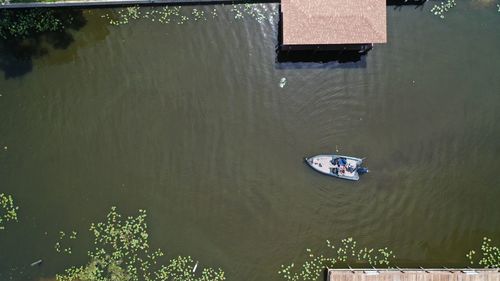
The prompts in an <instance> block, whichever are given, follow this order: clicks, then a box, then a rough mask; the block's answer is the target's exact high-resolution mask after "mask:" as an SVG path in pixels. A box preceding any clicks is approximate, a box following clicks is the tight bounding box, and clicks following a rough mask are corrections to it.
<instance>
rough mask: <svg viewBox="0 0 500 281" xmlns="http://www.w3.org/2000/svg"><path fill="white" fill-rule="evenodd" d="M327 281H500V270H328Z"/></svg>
mask: <svg viewBox="0 0 500 281" xmlns="http://www.w3.org/2000/svg"><path fill="white" fill-rule="evenodd" d="M326 281H500V271H499V269H472V268H466V269H449V268H446V269H443V268H440V269H438V268H436V269H424V268H420V269H415V268H413V269H412V268H405V269H400V268H398V269H373V268H372V269H328V272H327V278H326Z"/></svg>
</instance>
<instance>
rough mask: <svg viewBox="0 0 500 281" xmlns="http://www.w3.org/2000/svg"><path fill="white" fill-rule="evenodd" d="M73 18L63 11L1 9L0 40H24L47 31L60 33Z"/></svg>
mask: <svg viewBox="0 0 500 281" xmlns="http://www.w3.org/2000/svg"><path fill="white" fill-rule="evenodd" d="M72 21H73V17H72V15H71V14H70V13H65V12H64V11H63V10H52V9H16V10H10V9H3V10H0V38H3V39H10V38H26V37H29V36H32V35H35V34H39V33H43V32H48V31H61V30H63V29H64V28H65V26H67V25H69V24H71V23H72Z"/></svg>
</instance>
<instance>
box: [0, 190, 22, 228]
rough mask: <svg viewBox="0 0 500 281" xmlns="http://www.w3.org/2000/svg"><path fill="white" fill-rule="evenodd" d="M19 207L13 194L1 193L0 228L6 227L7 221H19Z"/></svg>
mask: <svg viewBox="0 0 500 281" xmlns="http://www.w3.org/2000/svg"><path fill="white" fill-rule="evenodd" d="M18 209H19V207H18V206H16V205H15V204H14V199H12V196H11V195H6V194H4V193H0V230H4V229H5V223H7V222H12V221H17V210H18Z"/></svg>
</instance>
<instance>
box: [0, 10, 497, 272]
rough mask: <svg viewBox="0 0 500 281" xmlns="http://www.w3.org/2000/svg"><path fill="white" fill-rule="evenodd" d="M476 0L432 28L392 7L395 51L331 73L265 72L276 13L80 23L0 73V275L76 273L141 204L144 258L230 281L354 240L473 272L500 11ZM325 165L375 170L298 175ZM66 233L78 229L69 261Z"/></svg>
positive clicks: (291, 68)
mask: <svg viewBox="0 0 500 281" xmlns="http://www.w3.org/2000/svg"><path fill="white" fill-rule="evenodd" d="M478 3H480V2H464V3H460V5H458V7H457V8H456V9H455V10H453V11H452V12H449V13H448V15H447V16H446V19H445V20H444V21H443V20H441V19H439V18H437V17H435V16H432V15H431V14H430V12H429V9H430V6H429V5H426V6H424V7H423V8H422V9H421V8H416V9H415V8H414V7H403V8H401V9H399V8H397V9H394V8H393V7H388V39H389V42H388V44H385V45H376V46H375V48H374V49H373V50H372V51H371V52H370V53H369V55H368V56H367V57H366V58H364V60H363V61H361V62H359V63H356V64H336V63H329V64H323V65H319V64H277V63H276V62H275V58H276V53H275V46H276V44H277V30H278V28H277V27H278V22H277V17H276V15H275V14H276V11H277V9H278V8H277V6H276V5H272V4H271V5H266V6H265V7H267V8H268V10H269V11H268V18H267V19H266V20H264V21H261V22H259V21H257V20H255V19H254V18H252V17H245V18H244V19H234V16H233V14H232V13H231V12H230V7H219V9H220V11H222V12H221V13H219V16H218V17H216V18H208V19H207V20H206V21H203V22H195V21H189V22H187V23H185V24H182V25H179V24H158V23H151V22H150V21H147V20H143V21H136V22H133V23H130V24H128V25H124V26H118V27H117V26H111V25H108V24H104V23H105V22H104V19H102V18H101V15H102V14H103V13H107V12H109V10H92V11H85V13H84V14H85V16H86V18H87V24H86V25H85V26H84V27H83V28H82V29H81V30H79V31H77V32H74V33H73V37H74V42H73V43H72V44H71V45H70V46H69V47H68V48H66V49H61V50H51V51H50V52H49V53H48V54H47V55H45V56H42V57H40V58H36V59H34V60H33V67H32V69H31V71H30V72H28V73H26V74H24V75H22V76H17V77H13V78H2V77H0V94H2V96H1V97H0V112H1V116H2V118H1V119H0V147H4V146H7V149H6V150H5V149H4V150H2V151H0V179H1V192H8V193H11V194H13V195H14V197H15V198H16V200H17V201H18V203H19V205H20V208H21V209H20V216H19V219H20V221H21V222H20V223H18V224H12V225H10V226H9V229H8V230H7V231H4V232H2V237H1V239H0V249H2V250H1V254H0V277H1V279H5V280H19V281H24V280H33V279H35V280H38V278H40V277H46V278H50V277H52V276H54V274H55V273H56V272H60V271H61V270H62V269H63V268H64V267H65V266H67V265H70V264H76V263H81V262H84V251H78V250H76V248H78V246H81V247H83V246H84V245H86V243H87V242H88V241H87V239H88V237H87V236H85V235H83V234H84V233H85V230H86V229H87V228H88V226H89V224H90V222H92V221H97V220H100V219H101V218H103V217H104V215H105V214H106V213H107V211H108V209H109V207H110V206H113V205H116V206H118V208H119V209H120V210H122V211H123V212H126V213H130V214H133V212H135V211H136V210H137V209H139V208H145V209H147V210H148V211H149V223H150V225H151V227H150V231H151V234H152V244H153V245H154V246H157V247H162V248H163V249H165V251H166V252H167V254H168V255H177V254H185V255H191V256H193V257H195V258H196V259H199V260H200V261H202V263H201V265H204V266H220V267H222V268H223V269H224V270H225V271H226V273H227V277H228V279H229V280H279V276H278V275H277V273H276V272H277V270H278V269H279V266H280V264H282V263H289V262H291V261H294V260H295V261H297V260H299V259H300V257H302V256H303V253H304V249H305V248H315V247H320V246H321V245H323V244H324V241H325V240H326V239H330V240H331V241H335V240H340V239H342V238H345V237H348V236H352V237H354V238H355V239H356V240H358V241H359V243H361V244H366V245H369V246H373V247H378V246H389V247H390V248H392V249H393V250H394V252H395V253H396V255H397V256H398V264H397V265H400V266H401V265H406V266H420V265H422V266H443V265H444V266H453V265H455V266H465V265H467V264H466V259H465V254H466V253H467V251H468V250H469V249H470V248H472V247H475V246H477V245H479V244H480V242H481V239H482V237H483V236H490V237H492V238H496V241H497V242H498V241H500V204H499V199H498V198H500V188H499V187H500V180H499V178H498V177H497V174H498V169H499V168H500V160H499V157H498V156H499V155H500V142H499V139H500V123H499V122H498V120H500V111H499V110H498V108H499V106H500V71H499V70H500V69H499V66H498V62H499V61H500V53H499V52H498V46H500V36H498V34H499V32H500V24H499V23H500V14H498V13H497V12H496V9H495V7H492V6H487V7H484V6H482V5H480V4H478ZM259 7H260V6H259ZM158 9H159V8H158ZM201 9H205V10H206V11H210V10H212V9H213V7H206V8H201ZM282 77H286V78H287V84H286V85H285V87H284V88H280V87H279V82H280V79H281V78H282ZM335 151H338V152H339V153H343V154H348V155H354V156H360V157H367V159H366V164H367V166H368V167H369V168H370V170H371V171H372V173H370V174H368V175H366V176H364V177H363V178H362V180H361V181H360V182H357V183H352V182H346V181H341V180H336V179H332V178H328V177H324V176H321V175H319V174H317V173H315V172H314V171H312V170H311V169H310V168H308V167H307V166H306V165H305V164H304V163H303V161H302V159H303V157H305V156H310V155H314V154H319V153H325V152H335ZM61 229H62V230H72V229H75V230H77V231H78V232H80V233H82V236H81V237H82V241H81V244H80V245H75V246H74V248H75V250H74V251H73V252H74V254H73V255H72V256H70V257H65V256H61V255H60V254H57V253H56V252H55V250H54V243H55V242H56V241H57V240H58V234H57V233H58V231H59V230H61ZM39 258H43V259H44V261H45V262H44V264H43V266H42V267H40V268H30V267H29V264H30V263H31V262H33V261H34V260H37V259H39Z"/></svg>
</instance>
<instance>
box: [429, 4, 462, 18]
mask: <svg viewBox="0 0 500 281" xmlns="http://www.w3.org/2000/svg"><path fill="white" fill-rule="evenodd" d="M456 5H457V3H456V2H455V0H446V2H441V3H439V4H436V5H434V7H432V9H431V13H433V14H434V15H435V16H438V17H440V18H442V19H444V15H445V14H446V13H447V12H448V11H449V10H450V9H451V8H453V7H455V6H456Z"/></svg>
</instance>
